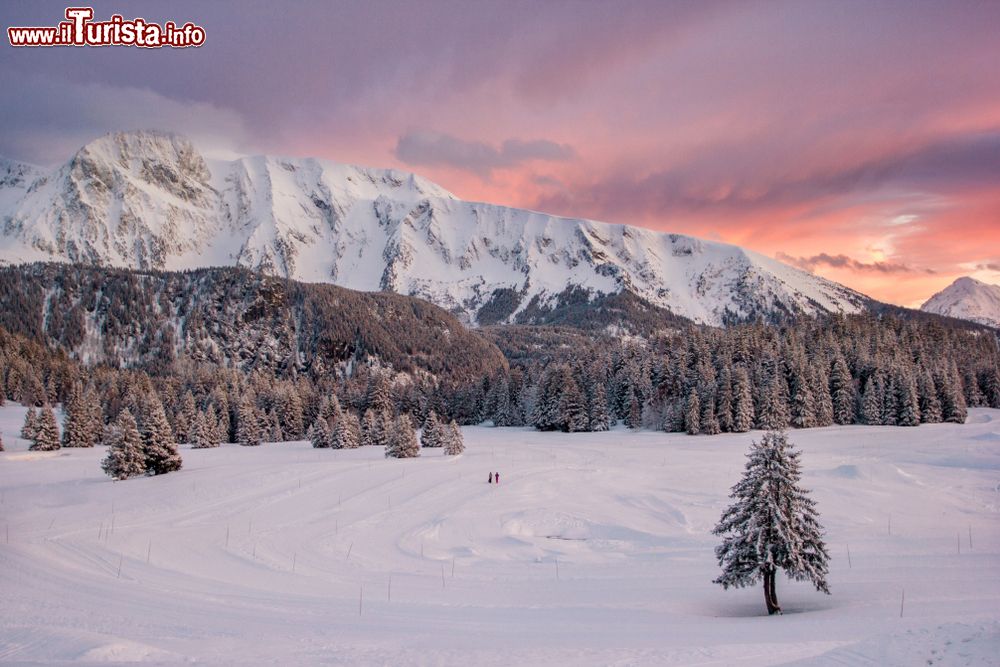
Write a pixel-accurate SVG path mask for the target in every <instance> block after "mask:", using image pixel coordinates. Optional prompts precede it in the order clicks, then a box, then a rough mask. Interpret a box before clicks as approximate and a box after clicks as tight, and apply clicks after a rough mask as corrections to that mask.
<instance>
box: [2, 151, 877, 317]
mask: <svg viewBox="0 0 1000 667" xmlns="http://www.w3.org/2000/svg"><path fill="white" fill-rule="evenodd" d="M4 170H5V171H4ZM3 173H6V174H8V177H7V178H0V220H2V226H0V233H2V236H0V261H7V262H22V261H32V260H56V261H82V262H94V263H102V264H108V265H115V266H127V267H133V268H162V269H187V268H194V267H203V266H217V265H232V264H240V265H244V266H248V267H252V268H261V269H263V270H265V271H268V272H271V273H275V274H278V275H283V276H287V277H290V278H295V279H298V280H304V281H310V282H333V283H336V284H338V285H341V286H344V287H349V288H353V289H359V290H389V291H394V292H399V293H402V294H408V295H413V296H419V297H423V298H426V299H428V300H430V301H432V302H434V303H436V304H438V305H440V306H443V307H445V308H448V309H450V310H452V311H454V312H456V313H459V314H461V315H463V316H464V317H465V319H466V320H467V321H469V322H472V323H475V322H476V316H477V314H478V312H479V310H480V309H481V308H482V307H483V306H490V312H491V313H492V314H493V315H495V314H496V313H497V311H498V304H501V303H502V304H503V306H502V307H499V310H500V311H501V315H502V318H501V319H504V318H506V319H508V320H511V319H513V317H514V316H516V314H517V313H518V312H521V311H523V310H524V309H525V308H526V307H528V306H529V305H530V304H532V302H533V300H534V304H533V305H534V306H536V307H537V306H543V307H544V306H546V305H552V304H553V303H554V302H556V301H557V299H558V295H559V294H560V293H563V292H564V291H565V290H567V289H570V288H583V289H586V290H590V291H591V293H592V294H597V293H605V294H617V293H619V292H621V291H623V290H627V291H630V292H632V293H634V294H636V295H637V296H639V297H641V298H643V299H645V300H647V301H648V302H650V303H652V304H653V305H655V306H659V307H663V308H667V309H669V310H671V311H673V312H674V313H675V314H677V315H681V316H684V317H688V318H691V319H693V320H695V321H698V322H704V323H709V324H720V323H723V322H724V321H727V320H729V319H740V318H747V317H754V316H758V315H760V316H765V317H766V316H772V315H783V314H789V313H790V314H816V313H820V312H828V311H838V312H856V311H858V310H861V309H862V308H864V306H865V305H866V303H867V302H868V299H867V298H866V297H864V296H863V295H861V294H858V293H857V292H854V291H852V290H850V289H848V288H846V287H843V286H841V285H838V284H836V283H833V282H830V281H827V280H824V279H822V278H819V277H817V276H813V275H810V274H808V273H805V272H802V271H799V270H798V269H794V268H792V267H790V266H787V265H785V264H782V263H780V262H778V261H776V260H773V259H770V258H768V257H765V256H763V255H760V254H757V253H754V252H751V251H748V250H745V249H742V248H739V247H736V246H732V245H726V244H723V243H715V242H710V241H703V240H699V239H695V238H691V237H687V236H680V235H677V234H664V233H659V232H654V231H650V230H646V229H640V228H635V227H629V226H625V225H613V224H606V223H600V222H594V221H590V220H575V219H566V218H559V217H555V216H551V215H546V214H543V213H537V212H533V211H527V210H520V209H514V208H507V207H503V206H495V205H491V204H482V203H473V202H465V201H461V200H459V199H457V198H456V197H455V196H453V195H452V194H450V193H449V192H447V191H445V190H444V189H442V188H440V187H438V186H437V185H435V184H433V183H431V182H429V181H426V180H424V179H422V178H420V177H418V176H415V175H413V174H407V173H403V172H399V171H395V170H384V169H368V168H362V167H353V166H346V165H341V164H336V163H332V162H328V161H325V160H316V159H290V158H277V157H268V156H255V157H247V158H241V159H237V160H233V161H210V160H207V159H205V158H204V157H203V156H202V155H201V154H200V153H199V152H198V150H197V149H196V148H195V147H194V146H193V145H192V144H191V143H190V142H189V141H187V140H186V139H183V138H181V137H177V136H174V135H169V134H162V133H157V132H134V133H119V134H114V135H109V136H106V137H103V138H101V139H98V140H96V141H94V142H92V143H91V144H88V145H87V146H85V147H84V148H82V149H81V150H80V151H79V152H78V153H77V154H76V155H75V156H74V157H73V158H72V159H71V160H70V161H69V162H68V163H66V164H65V165H63V166H61V167H59V168H57V169H54V170H52V171H49V172H45V171H43V170H39V169H37V168H35V167H30V166H26V165H19V164H17V163H11V162H3V163H0V174H3ZM12 174H18V175H19V176H16V177H15V176H11V175H12Z"/></svg>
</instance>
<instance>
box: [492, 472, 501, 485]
mask: <svg viewBox="0 0 1000 667" xmlns="http://www.w3.org/2000/svg"><path fill="white" fill-rule="evenodd" d="M493 479H495V480H496V482H497V484H499V483H500V473H494V474H493Z"/></svg>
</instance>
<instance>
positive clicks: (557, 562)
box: [556, 556, 559, 581]
mask: <svg viewBox="0 0 1000 667" xmlns="http://www.w3.org/2000/svg"><path fill="white" fill-rule="evenodd" d="M556 581H559V558H558V556H557V557H556Z"/></svg>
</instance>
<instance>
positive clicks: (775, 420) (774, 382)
mask: <svg viewBox="0 0 1000 667" xmlns="http://www.w3.org/2000/svg"><path fill="white" fill-rule="evenodd" d="M785 389H786V387H785V380H784V378H783V377H781V376H775V377H772V378H771V379H770V381H769V382H768V383H767V385H766V386H765V387H764V388H763V389H762V395H761V401H760V409H759V410H758V412H757V423H758V425H759V426H760V428H762V429H765V430H770V431H774V430H782V429H785V428H787V427H788V424H789V421H790V415H789V413H788V403H787V402H786V397H787V392H786V390H785Z"/></svg>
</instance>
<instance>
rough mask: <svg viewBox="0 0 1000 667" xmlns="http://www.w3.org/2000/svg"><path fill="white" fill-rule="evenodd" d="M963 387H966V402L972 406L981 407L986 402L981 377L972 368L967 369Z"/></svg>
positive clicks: (963, 378) (963, 377)
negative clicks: (980, 385)
mask: <svg viewBox="0 0 1000 667" xmlns="http://www.w3.org/2000/svg"><path fill="white" fill-rule="evenodd" d="M962 387H963V388H964V389H965V404H966V405H967V406H969V407H970V408H981V407H983V406H984V405H985V404H986V400H985V397H984V396H983V392H982V390H981V389H980V388H979V378H978V377H976V372H975V371H974V370H973V369H971V368H966V369H965V374H964V375H963V376H962Z"/></svg>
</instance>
